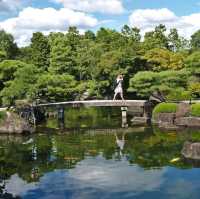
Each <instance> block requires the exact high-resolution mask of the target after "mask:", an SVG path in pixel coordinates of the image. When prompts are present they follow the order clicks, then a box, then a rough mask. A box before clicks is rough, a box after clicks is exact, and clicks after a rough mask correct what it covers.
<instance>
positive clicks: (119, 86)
mask: <svg viewBox="0 0 200 199" xmlns="http://www.w3.org/2000/svg"><path fill="white" fill-rule="evenodd" d="M114 92H115V94H114V97H113V100H115V99H116V96H117V95H118V94H119V95H120V97H121V99H122V100H124V96H123V76H122V75H118V76H117V79H116V86H115V91H114Z"/></svg>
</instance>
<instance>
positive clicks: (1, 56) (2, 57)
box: [0, 50, 6, 62]
mask: <svg viewBox="0 0 200 199" xmlns="http://www.w3.org/2000/svg"><path fill="white" fill-rule="evenodd" d="M5 59H6V52H5V51H2V50H0V62H2V61H3V60H5Z"/></svg>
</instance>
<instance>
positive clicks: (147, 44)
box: [143, 24, 169, 50]
mask: <svg viewBox="0 0 200 199" xmlns="http://www.w3.org/2000/svg"><path fill="white" fill-rule="evenodd" d="M165 32H166V27H165V25H162V24H160V25H159V26H156V27H155V30H154V31H151V32H147V33H146V34H145V36H144V43H143V47H144V48H145V49H146V50H150V49H152V48H165V49H168V48H169V45H168V39H167V37H166V35H165Z"/></svg>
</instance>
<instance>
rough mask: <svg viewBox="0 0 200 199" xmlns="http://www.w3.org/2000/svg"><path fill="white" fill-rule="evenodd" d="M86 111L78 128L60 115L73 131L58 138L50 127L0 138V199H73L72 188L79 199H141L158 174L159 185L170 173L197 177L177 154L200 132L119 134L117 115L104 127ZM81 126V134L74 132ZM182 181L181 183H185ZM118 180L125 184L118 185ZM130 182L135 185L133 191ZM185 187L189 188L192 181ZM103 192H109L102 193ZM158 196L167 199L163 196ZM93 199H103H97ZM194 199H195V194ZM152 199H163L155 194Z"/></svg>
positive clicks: (101, 120)
mask: <svg viewBox="0 0 200 199" xmlns="http://www.w3.org/2000/svg"><path fill="white" fill-rule="evenodd" d="M90 111H91V110H86V111H85V112H84V113H83V116H81V117H83V118H84V119H83V121H84V122H83V123H82V122H80V121H79V120H78V119H77V118H80V115H81V114H80V113H76V114H77V115H76V114H75V113H74V112H73V111H69V112H68V113H66V114H70V115H71V116H72V117H71V119H69V120H68V121H66V123H67V124H68V125H70V124H71V125H70V127H71V128H70V129H73V130H69V129H66V130H64V131H62V132H61V133H59V132H60V130H59V129H56V128H57V126H56V125H54V122H52V121H47V123H46V125H45V126H43V127H42V126H41V127H40V128H39V129H38V132H37V134H34V135H30V136H26V137H25V136H24V137H20V136H8V135H4V136H0V172H1V173H0V174H1V175H0V177H1V178H0V179H1V181H0V185H1V186H0V196H1V197H0V198H9V197H10V198H17V195H18V196H19V197H21V198H57V197H56V196H58V195H59V194H61V195H60V198H73V197H71V195H70V194H72V193H76V192H77V190H78V188H79V189H80V190H79V191H80V192H81V193H82V192H83V193H82V194H86V193H87V194H89V195H88V196H87V197H86V196H84V197H85V198H104V197H106V198H133V195H134V194H136V193H138V194H140V197H139V198H147V195H148V194H147V195H145V194H146V191H145V188H142V187H145V186H144V185H146V184H151V183H152V182H151V181H149V179H151V178H153V179H154V178H156V179H157V177H158V174H159V175H161V174H162V173H163V172H165V178H166V179H165V180H166V181H168V180H171V183H172V184H173V183H175V180H176V178H177V179H178V176H175V177H174V178H172V177H171V176H173V175H174V172H176V173H177V172H179V173H181V172H183V171H188V172H191V173H192V172H197V171H196V170H195V169H194V167H195V166H196V165H195V164H193V163H191V162H186V161H185V160H184V159H183V158H182V156H181V149H182V147H183V143H184V142H185V141H186V140H192V141H200V132H198V131H192V132H178V133H175V132H162V131H160V130H159V129H157V128H149V127H129V128H126V129H123V128H120V122H119V121H117V119H116V118H118V119H119V114H118V113H117V114H116V113H114V114H116V115H115V116H116V118H114V122H113V123H112V125H111V126H109V125H107V124H109V123H110V122H111V119H109V118H110V117H107V118H106V119H105V118H103V117H104V114H103V113H98V114H97V115H99V114H102V115H101V116H102V118H100V117H99V116H94V118H91V116H90V114H94V110H92V111H91V112H90ZM97 112H98V111H97ZM73 114H74V115H73ZM111 114H113V113H112V112H111ZM75 115H76V116H75ZM86 116H87V118H88V119H87V120H86V119H85V118H86ZM112 116H113V115H112ZM68 118H69V115H68ZM81 119H82V118H81ZM53 121H54V119H53ZM86 121H87V122H86ZM107 122H108V123H107ZM115 122H116V123H115ZM82 124H84V125H85V126H84V128H81V129H79V128H75V129H74V127H76V125H77V126H81V125H82ZM88 125H93V126H92V127H93V128H89V126H88ZM98 125H100V126H98ZM95 127H101V128H99V129H95ZM50 129H51V131H49V130H50ZM173 160H176V161H173ZM84 174H85V175H84ZM133 174H134V175H133ZM180 175H181V174H180ZM185 175H186V174H185V173H184V174H183V176H181V178H182V179H184V178H186V176H185ZM145 176H146V177H145ZM123 178H124V179H126V180H125V181H122V179H123ZM134 178H136V180H134ZM187 178H188V177H187ZM112 179H113V180H114V181H112ZM128 179H129V180H128ZM187 180H188V179H187ZM194 181H195V182H197V179H196V178H195V179H194ZM92 182H93V184H91V183H92ZM136 182H137V183H139V184H137V185H134V183H136ZM189 182H191V183H192V182H193V178H192V177H191V179H190V181H189ZM198 182H199V181H198ZM38 183H39V185H38ZM63 183H64V184H65V185H64V184H63ZM163 183H164V182H163ZM166 183H167V182H166ZM166 183H164V185H162V184H160V185H156V187H155V188H154V187H151V188H149V189H150V190H151V192H152V193H154V194H155V193H157V192H156V190H157V189H158V188H159V190H162V189H164V186H169V185H168V184H166ZM123 184H126V186H123ZM130 184H131V185H132V186H130ZM47 185H48V186H47ZM94 185H95V186H97V185H98V186H97V187H98V188H96V187H94ZM38 186H39V187H38ZM46 186H47V187H46ZM134 186H135V188H134ZM152 186H153V185H152ZM157 186H158V187H157ZM49 187H52V192H51V191H50V190H49ZM81 187H82V188H81ZM109 187H111V188H112V189H111V190H110V191H109V192H106V191H105V189H107V188H108V189H110V188H109ZM115 189H116V190H117V191H116V190H115ZM47 190H49V191H47ZM88 190H90V192H89V191H88ZM138 190H140V193H139V191H138ZM8 193H10V196H9V197H7V195H6V194H8ZM116 193H118V195H116ZM125 193H129V194H130V197H129V196H127V195H126V194H125ZM162 193H165V194H166V195H167V194H168V192H167V190H163V191H162ZM52 194H54V197H53V196H52ZM62 194H65V195H66V197H63V195H62ZM87 194H86V195H87ZM98 194H100V195H101V194H107V195H104V196H102V197H98ZM124 194H125V195H124ZM197 194H198V196H199V194H200V192H197ZM157 196H159V197H158V198H167V197H164V196H163V195H162V194H161V192H160V195H159V194H158V195H157ZM84 197H83V198H84ZM176 198H179V197H176ZM180 198H181V197H180Z"/></svg>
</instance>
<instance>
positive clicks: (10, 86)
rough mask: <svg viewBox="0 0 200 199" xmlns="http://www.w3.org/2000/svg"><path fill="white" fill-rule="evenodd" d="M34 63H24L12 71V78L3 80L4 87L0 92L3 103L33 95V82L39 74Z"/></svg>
mask: <svg viewBox="0 0 200 199" xmlns="http://www.w3.org/2000/svg"><path fill="white" fill-rule="evenodd" d="M40 72H41V71H40V70H39V69H38V68H37V67H35V66H34V65H30V64H25V65H24V67H22V68H19V69H18V70H17V71H16V72H15V73H14V75H13V76H14V79H13V80H10V81H7V82H5V87H4V88H3V90H2V91H1V92H0V96H1V97H2V101H3V104H4V105H10V104H13V103H14V100H17V99H24V98H25V99H29V98H31V96H33V94H34V93H33V91H34V84H35V83H36V81H37V78H38V76H39V74H40Z"/></svg>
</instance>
